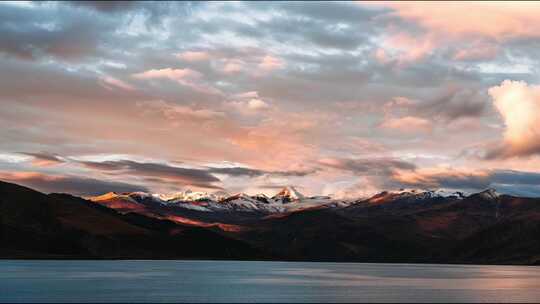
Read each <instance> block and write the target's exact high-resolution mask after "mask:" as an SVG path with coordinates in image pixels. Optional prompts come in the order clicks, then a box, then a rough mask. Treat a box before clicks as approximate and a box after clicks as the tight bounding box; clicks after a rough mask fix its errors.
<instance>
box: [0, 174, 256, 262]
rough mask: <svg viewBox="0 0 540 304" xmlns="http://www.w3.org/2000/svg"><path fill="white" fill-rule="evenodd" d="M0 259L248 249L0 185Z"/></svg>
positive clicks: (244, 252) (212, 234)
mask: <svg viewBox="0 0 540 304" xmlns="http://www.w3.org/2000/svg"><path fill="white" fill-rule="evenodd" d="M0 256H1V257H9V258H17V257H32V258H37V257H39V258H190V257H191V258H194V257H198V258H201V257H204V258H249V257H258V256H260V255H259V253H258V252H257V251H256V250H253V249H252V248H251V247H250V246H249V245H247V244H245V243H243V242H241V241H237V240H234V239H231V238H229V237H227V236H224V235H222V234H220V233H218V232H217V231H214V230H212V229H206V228H201V227H192V226H185V225H179V224H176V223H173V222H170V221H163V220H159V219H155V218H148V217H146V216H143V215H138V214H129V215H121V214H118V213H117V212H116V211H114V210H112V209H108V208H106V207H104V206H100V205H96V204H93V203H91V202H89V201H86V200H83V199H80V198H76V197H73V196H70V195H64V194H51V195H45V194H42V193H39V192H36V191H34V190H31V189H28V188H25V187H21V186H18V185H15V184H10V183H4V182H0Z"/></svg>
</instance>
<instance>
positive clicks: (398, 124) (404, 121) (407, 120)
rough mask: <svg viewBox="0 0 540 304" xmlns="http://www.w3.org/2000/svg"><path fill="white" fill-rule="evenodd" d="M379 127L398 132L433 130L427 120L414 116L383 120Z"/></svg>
mask: <svg viewBox="0 0 540 304" xmlns="http://www.w3.org/2000/svg"><path fill="white" fill-rule="evenodd" d="M380 127H381V128H384V129H391V130H395V131H400V132H431V131H432V130H433V125H432V124H431V122H430V121H429V120H427V119H423V118H419V117H414V116H405V117H400V118H390V119H387V120H385V121H384V122H383V123H382V124H381V125H380Z"/></svg>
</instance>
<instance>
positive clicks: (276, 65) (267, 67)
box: [259, 55, 285, 71]
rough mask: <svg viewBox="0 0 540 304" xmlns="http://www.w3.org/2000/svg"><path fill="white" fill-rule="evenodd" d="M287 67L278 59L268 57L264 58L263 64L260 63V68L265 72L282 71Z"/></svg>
mask: <svg viewBox="0 0 540 304" xmlns="http://www.w3.org/2000/svg"><path fill="white" fill-rule="evenodd" d="M284 66H285V62H284V61H283V60H282V59H281V58H278V57H275V56H271V55H266V56H264V57H263V58H262V60H261V63H259V68H260V69H262V70H264V71H272V70H276V69H281V68H283V67H284Z"/></svg>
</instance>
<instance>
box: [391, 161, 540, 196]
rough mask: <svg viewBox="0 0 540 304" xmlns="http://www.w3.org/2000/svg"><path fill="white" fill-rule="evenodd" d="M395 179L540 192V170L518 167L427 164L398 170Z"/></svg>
mask: <svg viewBox="0 0 540 304" xmlns="http://www.w3.org/2000/svg"><path fill="white" fill-rule="evenodd" d="M391 183H394V185H395V186H396V187H414V188H421V189H437V188H445V189H450V190H465V191H480V190H485V189H487V188H495V189H496V190H497V191H499V192H501V193H506V194H511V195H518V196H519V195H525V196H540V189H539V188H538V184H540V173H536V172H523V171H516V170H501V169H493V170H488V169H481V170H466V169H452V168H425V169H420V170H416V171H400V172H395V174H393V175H392V177H391Z"/></svg>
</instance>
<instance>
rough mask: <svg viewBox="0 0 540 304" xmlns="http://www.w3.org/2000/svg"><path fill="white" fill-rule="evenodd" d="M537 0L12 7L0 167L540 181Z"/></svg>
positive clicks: (5, 49)
mask: <svg viewBox="0 0 540 304" xmlns="http://www.w3.org/2000/svg"><path fill="white" fill-rule="evenodd" d="M538 28H540V2H459V3H456V2H310V3H304V2H193V3H190V2H173V3H167V2H114V1H113V2H93V1H81V2H55V3H46V2H39V3H34V2H24V1H23V2H9V1H8V2H0V37H2V39H0V139H1V140H0V180H5V181H10V182H15V183H18V184H22V185H26V186H29V187H32V188H34V189H37V190H40V191H43V192H47V193H48V192H67V193H72V194H75V195H82V196H89V195H97V194H101V193H105V192H109V191H115V192H130V191H145V192H159V193H169V192H175V191H182V190H187V189H192V190H196V191H208V192H214V191H227V192H230V193H235V192H246V193H248V194H255V193H260V192H262V193H266V194H269V195H271V194H274V193H275V192H277V191H278V190H279V188H281V187H283V186H286V185H293V186H296V187H297V189H298V190H299V191H301V192H302V193H304V194H306V195H333V196H334V197H339V198H350V197H360V196H366V195H370V194H373V193H376V192H379V191H382V190H397V189H401V188H405V189H410V188H414V189H445V190H450V191H465V192H478V191H482V190H484V189H486V188H495V189H496V190H497V191H499V192H501V193H507V194H511V195H521V196H540V79H539V67H540V65H539V63H540V62H539V60H540V59H539V57H538V49H539V47H540V31H538V30H537V29H538Z"/></svg>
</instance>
